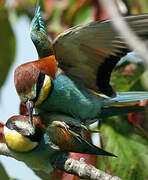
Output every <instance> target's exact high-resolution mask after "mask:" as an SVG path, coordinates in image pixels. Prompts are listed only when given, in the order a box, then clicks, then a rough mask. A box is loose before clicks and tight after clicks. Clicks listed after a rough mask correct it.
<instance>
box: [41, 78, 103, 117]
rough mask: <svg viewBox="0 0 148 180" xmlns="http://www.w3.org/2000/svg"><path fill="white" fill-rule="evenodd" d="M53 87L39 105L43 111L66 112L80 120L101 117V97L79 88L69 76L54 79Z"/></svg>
mask: <svg viewBox="0 0 148 180" xmlns="http://www.w3.org/2000/svg"><path fill="white" fill-rule="evenodd" d="M52 83H53V87H52V90H51V93H50V94H49V96H48V98H47V99H46V100H45V101H44V102H43V103H42V104H41V105H39V107H38V108H39V110H41V111H43V112H64V113H66V114H70V115H72V116H73V117H75V118H78V119H80V120H85V119H90V118H91V119H93V118H96V117H99V113H100V111H101V110H100V108H101V99H103V98H98V97H97V96H96V95H95V94H92V93H91V92H90V91H89V90H86V89H84V88H78V87H77V86H76V85H75V84H74V83H73V82H72V81H71V80H70V79H69V78H68V77H67V76H65V75H60V76H57V77H56V78H55V79H54V80H52Z"/></svg>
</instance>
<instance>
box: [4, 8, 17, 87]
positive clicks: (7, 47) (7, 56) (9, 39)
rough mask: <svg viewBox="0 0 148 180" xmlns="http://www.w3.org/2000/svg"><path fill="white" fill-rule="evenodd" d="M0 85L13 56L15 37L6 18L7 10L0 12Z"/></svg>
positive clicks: (12, 60)
mask: <svg viewBox="0 0 148 180" xmlns="http://www.w3.org/2000/svg"><path fill="white" fill-rule="evenodd" d="M0 25H1V26H0V27H1V28H0V76H1V78H0V87H1V86H2V85H3V84H4V82H5V79H6V77H7V74H8V72H9V69H10V67H11V65H12V63H13V62H14V58H15V48H16V44H15V37H14V33H13V31H12V28H11V25H10V22H9V20H8V12H7V11H6V10H4V11H3V12H0Z"/></svg>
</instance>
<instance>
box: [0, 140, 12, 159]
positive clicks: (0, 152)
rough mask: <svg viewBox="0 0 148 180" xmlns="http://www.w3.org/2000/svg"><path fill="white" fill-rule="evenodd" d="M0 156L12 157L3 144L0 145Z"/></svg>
mask: <svg viewBox="0 0 148 180" xmlns="http://www.w3.org/2000/svg"><path fill="white" fill-rule="evenodd" d="M0 155H5V156H9V157H13V156H12V155H11V153H10V151H9V149H8V148H7V145H6V144H5V143H0Z"/></svg>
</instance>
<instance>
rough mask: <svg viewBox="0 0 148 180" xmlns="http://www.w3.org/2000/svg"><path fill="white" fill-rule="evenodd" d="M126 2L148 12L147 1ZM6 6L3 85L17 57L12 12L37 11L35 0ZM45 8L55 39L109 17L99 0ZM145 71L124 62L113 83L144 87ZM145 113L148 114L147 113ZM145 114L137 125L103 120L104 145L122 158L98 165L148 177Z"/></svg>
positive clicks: (0, 20) (0, 61) (2, 12)
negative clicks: (76, 28) (142, 77)
mask: <svg viewBox="0 0 148 180" xmlns="http://www.w3.org/2000/svg"><path fill="white" fill-rule="evenodd" d="M123 2H124V3H125V4H126V6H127V8H128V12H127V13H128V14H134V13H146V12H147V13H148V1H147V0H134V1H133V0H123ZM4 5H5V0H2V1H0V42H1V43H0V77H1V78H0V87H1V86H2V85H3V84H4V82H5V80H6V77H7V74H8V72H9V69H10V67H11V65H12V64H13V62H14V59H15V50H16V40H15V36H14V33H13V30H12V27H11V23H10V19H11V16H9V14H10V12H11V11H14V12H15V14H16V16H18V17H20V16H21V15H24V14H25V15H26V16H28V17H29V18H30V19H31V18H32V17H33V15H34V11H35V1H34V0H28V1H26V0H21V1H20V0H14V2H13V4H12V5H11V7H10V8H7V9H5V8H4ZM42 9H43V11H44V12H43V17H44V20H45V22H46V25H47V29H48V31H49V33H50V35H51V36H52V37H53V38H54V37H56V35H57V33H59V32H61V31H63V30H65V29H67V28H69V27H71V26H73V25H77V24H82V23H87V22H90V21H92V20H102V19H106V18H107V17H108V16H107V14H106V12H105V11H104V10H103V9H102V6H101V5H100V4H99V2H98V1H97V0H79V1H78V0H69V1H64V0H46V1H42ZM22 36H23V34H22ZM144 71H145V69H144V67H143V65H142V63H141V64H133V63H123V64H121V65H120V66H118V67H117V68H116V70H115V72H114V73H113V75H112V79H111V83H112V84H113V86H114V87H115V89H117V90H118V91H128V90H131V89H132V90H144V87H143V86H142V85H141V83H140V81H141V76H142V74H143V73H144ZM143 116H144V117H145V114H143ZM143 116H140V115H139V116H138V118H139V121H138V122H139V123H138V124H136V125H135V124H131V123H130V122H129V121H128V118H127V116H122V117H118V118H117V117H113V118H109V119H106V120H103V121H102V123H101V134H102V142H103V146H104V148H105V149H106V150H108V151H110V152H112V153H114V154H116V155H118V158H107V157H100V156H99V161H98V168H100V169H103V170H104V171H106V172H108V173H111V174H113V175H117V176H119V177H121V178H123V179H126V180H145V179H147V178H148V171H147V170H148V138H147V137H148V135H147V133H146V131H147V129H145V128H144V127H145V126H144V124H148V123H147V121H148V120H147V119H146V118H144V119H142V117H143ZM141 119H142V120H141ZM141 121H142V123H141ZM0 174H1V175H3V178H2V179H3V180H5V179H9V178H8V176H7V174H6V173H5V170H4V169H3V167H2V166H0Z"/></svg>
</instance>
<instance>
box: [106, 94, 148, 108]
mask: <svg viewBox="0 0 148 180" xmlns="http://www.w3.org/2000/svg"><path fill="white" fill-rule="evenodd" d="M145 99H148V92H144V91H139V92H138V91H137V92H136V91H133V92H120V93H117V96H116V97H115V98H106V99H105V100H104V106H133V105H136V104H138V103H139V101H140V100H145Z"/></svg>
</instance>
